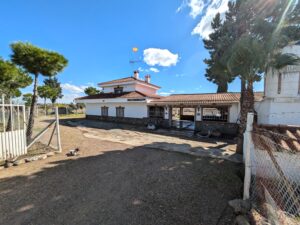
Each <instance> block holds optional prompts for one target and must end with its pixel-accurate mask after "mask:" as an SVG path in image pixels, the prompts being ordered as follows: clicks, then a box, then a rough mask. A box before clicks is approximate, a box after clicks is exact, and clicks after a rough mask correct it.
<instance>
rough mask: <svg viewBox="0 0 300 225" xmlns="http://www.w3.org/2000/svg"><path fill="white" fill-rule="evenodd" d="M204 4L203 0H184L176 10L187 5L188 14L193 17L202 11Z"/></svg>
mask: <svg viewBox="0 0 300 225" xmlns="http://www.w3.org/2000/svg"><path fill="white" fill-rule="evenodd" d="M205 5H206V4H205V2H204V1H203V0H184V1H183V2H182V4H181V5H180V6H179V8H178V9H177V11H176V12H180V11H181V10H182V9H183V8H185V7H189V8H190V16H191V17H192V18H193V19H195V18H196V17H197V16H199V15H200V14H201V13H202V11H203V9H204V7H205Z"/></svg>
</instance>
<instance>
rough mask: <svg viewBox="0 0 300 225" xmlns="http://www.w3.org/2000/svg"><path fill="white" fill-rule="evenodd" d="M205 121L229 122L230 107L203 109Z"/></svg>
mask: <svg viewBox="0 0 300 225" xmlns="http://www.w3.org/2000/svg"><path fill="white" fill-rule="evenodd" d="M202 120H203V121H222V122H227V121H228V107H216V108H203V112H202Z"/></svg>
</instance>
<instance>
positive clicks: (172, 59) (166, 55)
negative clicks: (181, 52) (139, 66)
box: [144, 48, 179, 67]
mask: <svg viewBox="0 0 300 225" xmlns="http://www.w3.org/2000/svg"><path fill="white" fill-rule="evenodd" d="M178 60H179V56H178V54H173V53H172V52H170V51H169V50H168V49H160V48H148V49H145V50H144V61H145V63H146V64H148V65H149V66H156V65H158V66H165V67H168V66H175V65H176V64H177V62H178Z"/></svg>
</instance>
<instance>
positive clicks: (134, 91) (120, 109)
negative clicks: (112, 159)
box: [76, 71, 163, 123]
mask: <svg viewBox="0 0 300 225" xmlns="http://www.w3.org/2000/svg"><path fill="white" fill-rule="evenodd" d="M98 86H99V87H100V88H102V92H101V93H100V94H97V95H92V96H85V97H81V98H77V99H76V102H77V103H84V104H85V106H86V116H87V118H97V119H102V120H109V121H117V120H118V121H122V120H127V122H130V121H129V120H131V119H134V120H132V122H133V123H138V122H139V119H144V118H148V114H149V109H148V106H147V103H149V102H150V101H151V100H154V99H158V98H160V97H161V96H159V95H157V90H158V89H160V87H159V86H157V85H154V84H151V83H150V75H146V76H145V79H144V80H142V79H140V78H139V73H138V71H134V75H133V76H132V77H125V78H121V79H117V80H111V81H107V82H103V83H99V84H98ZM155 113H157V112H155ZM158 113H160V112H158ZM161 113H163V109H162V110H161ZM161 117H163V115H161ZM114 118H115V119H114ZM124 122H126V121H124Z"/></svg>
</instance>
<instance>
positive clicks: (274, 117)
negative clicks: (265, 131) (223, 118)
mask: <svg viewBox="0 0 300 225" xmlns="http://www.w3.org/2000/svg"><path fill="white" fill-rule="evenodd" d="M283 52H284V53H293V54H296V55H298V56H299V57H300V43H299V42H298V43H296V44H294V45H289V46H287V47H285V48H284V49H283ZM255 108H256V112H257V116H258V123H260V124H272V125H279V124H280V125H298V126H299V125H300V65H298V66H287V67H285V68H284V69H282V70H280V71H276V70H270V71H269V72H268V74H267V75H266V76H265V90H264V98H263V101H261V102H259V103H257V104H256V107H255Z"/></svg>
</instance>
